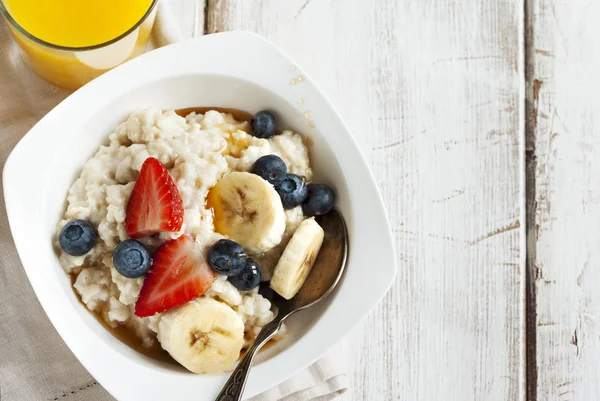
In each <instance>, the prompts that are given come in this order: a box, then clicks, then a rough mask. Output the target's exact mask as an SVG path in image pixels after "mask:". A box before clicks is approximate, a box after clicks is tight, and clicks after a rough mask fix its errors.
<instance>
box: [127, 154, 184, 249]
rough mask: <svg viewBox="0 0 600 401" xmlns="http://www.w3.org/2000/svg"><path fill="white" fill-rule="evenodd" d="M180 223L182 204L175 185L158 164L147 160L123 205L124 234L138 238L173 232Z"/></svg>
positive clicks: (167, 173) (177, 228)
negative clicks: (124, 213)
mask: <svg viewBox="0 0 600 401" xmlns="http://www.w3.org/2000/svg"><path fill="white" fill-rule="evenodd" d="M182 224H183V202H182V201H181V196H180V195H179V190H178V189H177V186H176V185H175V183H174V182H173V179H172V178H171V176H170V175H169V172H168V171H167V169H166V168H165V166H163V165H162V163H161V162H159V161H158V160H157V159H155V158H154V157H149V158H147V159H146V161H145V162H144V164H143V165H142V169H141V170H140V175H139V177H138V179H137V181H136V182H135V186H134V187H133V191H132V192H131V196H130V197H129V202H128V203H127V216H126V217H125V229H126V230H127V234H128V235H129V236H130V237H131V238H140V237H145V236H147V235H152V234H156V233H158V232H161V231H169V232H177V231H179V230H181V225H182Z"/></svg>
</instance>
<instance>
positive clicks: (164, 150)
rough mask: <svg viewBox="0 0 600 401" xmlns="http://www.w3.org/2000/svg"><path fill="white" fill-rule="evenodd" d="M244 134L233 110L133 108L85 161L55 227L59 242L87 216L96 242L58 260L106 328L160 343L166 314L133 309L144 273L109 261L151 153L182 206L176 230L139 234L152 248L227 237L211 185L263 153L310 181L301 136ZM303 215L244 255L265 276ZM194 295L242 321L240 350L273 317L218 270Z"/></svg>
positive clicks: (292, 213) (295, 213) (260, 300)
mask: <svg viewBox="0 0 600 401" xmlns="http://www.w3.org/2000/svg"><path fill="white" fill-rule="evenodd" d="M251 132H252V131H251V129H250V127H249V123H248V122H239V121H236V120H235V119H234V118H233V117H232V116H231V115H230V114H226V113H220V112H217V111H208V112H206V113H205V114H196V113H191V114H189V115H187V116H186V117H185V118H184V117H181V116H179V115H177V114H176V112H175V111H162V110H159V109H147V110H143V111H139V112H135V113H133V114H131V116H130V117H129V118H128V119H127V120H126V121H125V122H123V123H121V124H119V125H118V126H117V127H116V128H115V130H114V132H113V133H111V134H110V136H109V141H108V144H107V145H106V146H101V147H100V149H99V150H98V151H97V153H96V154H95V155H94V156H93V157H92V158H91V159H89V160H88V161H87V163H86V164H85V165H84V166H83V169H82V171H81V174H80V176H79V178H78V179H77V180H76V181H75V183H74V184H73V185H72V186H71V188H70V189H69V191H68V196H67V209H66V212H65V214H64V216H63V217H62V220H61V221H60V223H59V224H58V227H57V242H58V238H59V234H60V232H61V230H62V229H63V226H65V224H67V222H69V221H72V220H75V219H78V220H84V221H87V222H89V223H90V224H91V225H92V226H93V227H94V229H95V230H96V239H95V244H94V246H93V248H92V249H91V250H90V251H89V252H87V253H86V254H84V255H81V256H72V255H70V254H68V253H67V252H65V251H63V250H62V249H61V251H60V263H61V265H62V266H63V268H64V270H65V271H66V272H67V273H69V274H71V275H73V277H74V288H75V289H76V291H77V293H78V294H79V295H80V297H81V300H82V301H83V303H84V304H85V305H86V306H87V308H88V309H90V310H91V311H94V312H97V313H98V314H99V315H100V316H101V317H102V318H103V319H104V320H105V321H106V322H107V323H108V324H109V325H110V326H111V327H117V326H123V327H125V328H126V329H127V330H129V331H131V332H132V333H134V334H135V335H136V336H137V337H138V338H139V340H140V342H141V343H142V344H144V345H145V346H147V347H150V346H152V345H153V344H155V342H156V341H157V332H158V331H159V328H160V326H161V319H163V316H164V315H165V313H169V311H167V312H165V313H158V314H155V315H153V316H149V317H138V316H136V315H135V314H134V310H135V309H134V307H135V304H136V301H137V299H138V296H139V294H140V290H141V288H142V285H143V283H144V276H142V277H138V278H126V277H124V276H123V275H122V274H120V273H119V272H118V271H117V269H116V268H115V266H114V264H113V252H114V250H115V247H116V246H117V245H118V244H119V243H120V242H122V241H125V240H127V239H129V236H128V234H127V230H126V226H125V224H126V214H127V205H128V200H129V198H130V195H131V193H132V190H133V188H134V185H135V183H136V180H137V179H138V175H139V172H140V169H141V167H142V165H143V164H144V162H145V161H146V159H148V158H149V157H153V158H156V159H158V160H159V161H160V162H161V163H162V164H163V165H164V166H165V167H166V169H167V170H168V174H169V175H170V176H171V178H172V181H173V182H174V183H175V185H176V187H177V189H178V190H179V194H180V197H181V201H182V203H183V211H184V214H183V224H182V226H181V229H180V230H179V231H178V232H160V233H157V234H156V235H152V236H144V237H141V238H138V240H139V241H140V242H141V243H142V244H143V245H144V246H145V247H146V248H147V249H148V250H149V252H150V254H152V253H153V252H155V251H156V250H157V249H158V248H159V247H160V246H161V245H162V244H163V243H165V241H169V240H172V239H176V238H179V237H180V236H181V235H182V234H184V233H185V234H189V235H190V236H191V237H192V238H193V240H195V243H196V245H197V246H198V247H199V248H201V249H202V250H203V252H206V251H207V250H208V248H209V247H210V246H211V245H212V244H214V243H215V242H216V241H218V240H219V239H221V238H224V236H223V235H221V234H219V233H217V232H216V231H215V228H214V224H213V219H214V214H213V210H212V209H210V208H209V206H207V203H206V199H207V195H208V193H209V190H210V189H211V188H213V187H214V186H215V185H216V184H217V182H219V180H220V179H221V178H222V177H223V176H225V175H227V174H228V173H231V172H249V171H250V170H251V168H252V166H253V164H254V163H255V162H256V160H257V159H259V158H260V157H261V156H265V155H271V154H274V155H277V156H279V157H280V158H281V159H282V160H283V161H284V162H285V164H286V165H287V169H288V173H293V174H297V175H299V176H303V177H305V178H306V179H307V180H308V181H309V180H310V179H311V178H312V171H311V167H310V161H309V156H308V150H307V147H306V146H305V144H304V143H303V139H302V137H301V136H300V135H299V134H296V133H293V132H291V131H283V132H282V133H280V134H278V135H275V136H273V137H271V138H269V139H261V138H258V137H255V136H253V135H251ZM305 219H306V217H305V216H304V214H303V210H302V207H301V206H296V207H294V208H290V209H287V210H285V231H284V233H283V236H280V238H281V241H280V242H279V244H278V245H277V246H275V247H274V248H272V249H270V250H269V251H267V252H265V253H264V254H250V256H251V257H252V258H253V259H254V260H255V261H256V262H257V263H258V265H259V266H260V270H261V271H262V279H263V280H269V279H270V278H271V276H272V274H273V269H274V268H275V266H276V264H277V263H278V260H279V258H280V256H281V254H282V253H283V251H284V249H285V246H286V244H287V242H288V241H289V239H290V237H291V236H292V234H293V233H294V231H295V230H296V228H297V227H298V226H299V225H300V224H301V223H302V222H303V221H304V220H305ZM59 249H60V247H59ZM317 252H318V250H317ZM201 298H202V299H204V298H207V299H208V298H211V299H214V300H216V301H218V302H219V303H221V304H224V305H226V306H227V307H228V308H231V310H233V311H234V312H235V314H237V315H238V316H239V317H240V318H241V321H242V323H243V331H244V337H243V339H244V346H247V345H248V344H249V343H250V342H251V341H252V340H253V339H254V337H255V336H256V334H258V332H259V331H260V329H261V328H262V327H263V326H264V325H265V324H267V323H268V322H269V321H271V320H272V319H273V318H274V314H273V312H272V311H271V304H270V302H269V301H268V300H267V299H265V298H264V297H263V296H261V295H260V294H259V293H258V288H254V289H252V290H250V291H240V290H238V289H237V288H236V287H235V286H234V285H232V284H231V282H230V280H228V278H227V276H225V275H216V278H215V280H214V282H212V285H210V288H209V289H208V290H207V291H206V293H204V294H203V295H202V296H201ZM194 302H196V301H194ZM203 302H204V301H203ZM236 319H237V318H236ZM159 334H160V333H159ZM281 335H283V334H281ZM163 337H165V335H163ZM158 338H161V336H160V335H159V336H158ZM161 341H162V340H161ZM163 345H164V344H163ZM176 359H177V358H176ZM236 359H237V358H236ZM223 368H225V369H226V368H227V367H226V366H224V367H223Z"/></svg>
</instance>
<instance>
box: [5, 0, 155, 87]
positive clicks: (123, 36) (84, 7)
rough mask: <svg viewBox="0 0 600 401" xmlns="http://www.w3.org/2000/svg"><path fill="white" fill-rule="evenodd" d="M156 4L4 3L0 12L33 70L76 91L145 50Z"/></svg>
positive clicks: (116, 0)
mask: <svg viewBox="0 0 600 401" xmlns="http://www.w3.org/2000/svg"><path fill="white" fill-rule="evenodd" d="M156 2H157V0H0V10H1V11H3V13H4V15H5V17H6V18H7V20H8V22H9V27H10V28H11V31H12V33H13V36H14V37H15V40H16V42H17V43H18V45H19V47H20V48H21V53H22V54H23V57H24V58H25V60H26V61H27V62H28V63H29V64H30V66H31V67H32V69H33V70H34V71H35V72H36V73H37V74H38V75H40V76H41V77H42V78H43V79H45V80H47V81H49V82H50V83H53V84H55V85H57V86H60V87H63V88H67V89H76V88H78V87H79V86H81V85H83V84H85V83H86V82H88V81H89V80H91V79H93V78H95V77H96V76H98V75H100V74H102V73H103V72H105V71H107V70H109V69H110V68H113V67H115V66H117V65H119V64H121V63H123V62H125V61H127V60H129V59H130V58H132V57H135V56H136V55H138V54H141V53H142V52H143V51H144V50H145V47H146V45H147V42H148V39H149V36H150V31H151V29H152V24H153V22H154V15H155V12H156V7H155V5H156ZM117 39H118V40H117Z"/></svg>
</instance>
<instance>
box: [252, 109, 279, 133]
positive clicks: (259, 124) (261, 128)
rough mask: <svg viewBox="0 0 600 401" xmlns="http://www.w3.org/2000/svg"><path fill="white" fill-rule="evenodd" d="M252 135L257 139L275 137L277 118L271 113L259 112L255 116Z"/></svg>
mask: <svg viewBox="0 0 600 401" xmlns="http://www.w3.org/2000/svg"><path fill="white" fill-rule="evenodd" d="M250 125H251V126H252V133H253V135H254V136H255V137H257V138H270V137H272V136H273V135H275V125H276V121H275V116H274V115H273V113H271V112H270V111H266V110H263V111H259V112H258V113H256V114H255V115H254V118H252V121H250Z"/></svg>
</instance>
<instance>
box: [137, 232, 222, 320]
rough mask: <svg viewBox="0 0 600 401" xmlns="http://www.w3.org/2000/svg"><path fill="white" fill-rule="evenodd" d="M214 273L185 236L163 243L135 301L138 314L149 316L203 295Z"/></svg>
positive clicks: (213, 277) (210, 283)
mask: <svg viewBox="0 0 600 401" xmlns="http://www.w3.org/2000/svg"><path fill="white" fill-rule="evenodd" d="M215 278H216V276H215V273H214V271H213V270H212V268H211V267H210V266H209V265H208V263H207V262H206V258H205V257H204V255H203V254H202V251H201V250H200V248H199V247H198V246H197V245H196V242H195V241H194V239H193V238H192V237H190V236H189V235H187V234H186V235H182V236H181V237H179V238H177V239H174V240H170V241H167V242H165V243H164V244H163V245H162V246H161V247H160V248H158V250H157V251H156V253H155V254H154V260H153V261H152V267H150V271H148V275H147V276H146V278H145V279H144V284H143V285H142V290H141V291H140V296H139V298H138V300H137V302H136V304H135V314H136V316H139V317H146V316H152V315H154V314H156V313H161V312H164V311H166V310H167V309H170V308H174V307H175V306H179V305H182V304H184V303H186V302H189V301H191V300H192V299H194V298H197V297H199V296H200V295H202V294H204V293H205V292H206V291H207V290H208V289H209V288H210V286H211V285H212V283H213V281H215Z"/></svg>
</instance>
